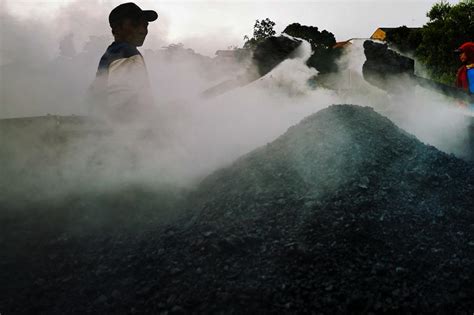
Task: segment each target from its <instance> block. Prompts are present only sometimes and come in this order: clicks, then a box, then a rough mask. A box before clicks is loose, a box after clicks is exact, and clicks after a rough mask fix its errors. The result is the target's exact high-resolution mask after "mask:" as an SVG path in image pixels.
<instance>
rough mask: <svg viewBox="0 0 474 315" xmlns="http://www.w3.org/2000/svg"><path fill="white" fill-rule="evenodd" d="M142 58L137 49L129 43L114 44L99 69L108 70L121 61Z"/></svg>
mask: <svg viewBox="0 0 474 315" xmlns="http://www.w3.org/2000/svg"><path fill="white" fill-rule="evenodd" d="M134 57H141V54H140V52H139V51H138V49H137V47H135V46H132V45H130V44H128V43H123V42H122V43H117V42H113V43H112V44H111V45H110V46H109V47H108V48H107V50H106V51H105V53H104V55H103V56H102V58H101V60H100V64H99V68H102V69H106V68H108V67H109V66H110V64H111V63H113V62H114V61H117V60H120V59H127V58H134Z"/></svg>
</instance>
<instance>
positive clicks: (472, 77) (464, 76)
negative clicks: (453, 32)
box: [456, 42, 474, 94]
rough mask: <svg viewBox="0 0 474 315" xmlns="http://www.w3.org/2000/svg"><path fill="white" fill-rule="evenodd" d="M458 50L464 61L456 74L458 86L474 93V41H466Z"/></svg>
mask: <svg viewBox="0 0 474 315" xmlns="http://www.w3.org/2000/svg"><path fill="white" fill-rule="evenodd" d="M456 52H457V53H459V60H461V62H462V66H461V67H460V68H459V69H458V73H457V76H456V87H458V88H460V89H463V90H465V91H466V92H469V93H472V94H474V43H473V42H466V43H464V44H462V45H461V47H459V48H458V49H456Z"/></svg>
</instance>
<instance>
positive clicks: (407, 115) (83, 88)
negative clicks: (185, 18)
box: [0, 2, 467, 200]
mask: <svg viewBox="0 0 474 315" xmlns="http://www.w3.org/2000/svg"><path fill="white" fill-rule="evenodd" d="M109 6H110V5H109ZM143 6H145V5H143ZM96 7H98V8H102V9H100V10H98V11H96V12H95V13H94V14H92V15H91V14H90V12H89V11H80V5H79V2H78V3H74V4H72V5H71V6H67V7H65V8H63V9H62V10H63V11H62V13H63V14H60V15H59V16H60V18H58V19H59V21H61V23H62V25H64V26H65V27H64V28H63V29H62V31H61V34H56V33H55V31H54V30H53V29H52V28H51V27H49V26H48V25H47V24H46V23H43V22H39V21H26V20H20V19H15V18H13V17H12V16H10V15H8V13H6V12H3V13H2V18H1V20H2V52H1V53H2V55H1V61H2V65H1V67H2V69H1V71H0V73H1V74H2V81H1V85H0V88H1V107H0V118H13V117H31V116H42V115H48V114H50V115H79V116H86V117H88V116H89V114H90V113H91V104H90V103H88V101H87V94H88V89H89V86H90V84H91V83H92V81H93V79H94V76H95V72H96V69H97V64H98V61H99V58H100V56H101V55H102V53H103V52H104V51H105V49H106V47H107V46H108V44H110V42H111V41H112V37H111V35H110V33H109V29H108V26H107V23H106V21H105V22H104V21H103V19H104V16H107V13H108V11H110V9H111V7H113V6H111V7H110V8H109V7H107V6H101V5H99V4H97V6H96ZM77 10H79V11H77ZM77 12H81V14H80V15H81V20H80V21H79V20H78V18H77V16H78V15H77ZM160 20H161V21H162V22H160V23H162V24H161V25H159V27H161V28H162V29H161V30H158V29H152V28H150V33H149V37H148V38H147V41H146V42H145V46H144V47H143V48H142V49H141V51H142V53H143V55H144V58H145V61H146V63H147V66H148V71H149V76H150V82H151V86H152V92H153V94H154V98H155V110H154V111H153V114H151V113H150V115H149V117H148V119H147V121H146V123H144V124H139V125H134V126H123V125H121V124H112V125H110V124H107V125H101V124H100V123H93V122H88V124H85V125H84V124H73V123H70V124H63V125H61V126H59V127H58V126H57V124H58V121H60V119H59V120H58V119H57V118H55V117H54V116H50V120H49V121H48V123H45V124H40V125H35V124H34V123H31V124H28V126H25V127H21V128H17V129H14V131H13V132H12V131H9V133H6V132H4V130H2V134H1V136H2V151H1V152H0V153H1V154H0V159H1V160H2V163H3V165H5V169H4V170H5V173H6V174H7V176H4V177H3V178H9V179H10V180H9V181H8V182H6V181H5V180H3V182H2V186H4V187H6V189H4V190H3V192H2V194H3V195H2V196H1V198H2V200H12V199H15V198H18V197H19V196H21V198H26V199H28V198H31V200H36V199H48V198H56V197H58V196H63V195H65V194H66V195H67V194H70V193H78V192H94V191H98V192H100V191H114V190H116V189H120V188H121V187H125V186H127V185H134V184H138V185H146V186H149V187H161V186H177V187H186V188H190V187H193V185H194V184H195V183H197V182H199V180H200V179H202V178H203V177H204V176H206V175H208V174H209V173H211V172H212V171H214V170H216V169H218V168H220V167H223V166H226V165H228V164H229V163H231V162H232V161H234V160H235V159H237V158H238V157H240V156H242V155H243V154H246V153H248V152H250V151H251V150H253V149H255V148H257V147H259V146H262V145H264V144H266V143H268V142H271V141H272V140H274V139H276V138H277V137H278V136H280V135H281V134H282V133H284V132H285V131H286V129H287V128H289V127H290V126H292V125H294V124H296V123H298V122H299V121H300V120H301V119H303V118H304V117H305V116H307V115H309V114H311V113H314V112H316V111H318V110H320V109H322V108H325V107H327V106H329V105H331V104H337V103H353V104H360V105H366V106H373V107H374V108H375V109H376V110H377V111H379V112H381V113H382V114H384V115H387V116H388V117H390V118H391V119H392V120H394V121H395V122H396V123H397V124H398V125H399V126H400V127H402V128H404V129H406V130H407V131H409V132H411V133H413V134H415V135H416V136H417V137H419V138H420V140H422V141H425V142H427V143H429V144H432V145H435V146H437V147H438V148H440V149H442V150H444V151H446V152H453V153H457V152H459V150H460V149H462V148H460V146H461V145H462V140H463V137H465V136H466V128H467V125H466V122H465V119H464V116H463V115H459V114H458V113H456V111H452V109H451V108H452V106H453V103H454V101H452V100H450V99H447V98H444V97H442V96H439V95H437V94H436V93H432V92H429V91H426V90H423V89H421V88H416V90H415V93H414V94H413V93H407V95H388V94H387V93H386V92H385V91H381V90H379V89H378V88H376V87H373V86H371V85H370V84H369V83H367V82H365V81H364V79H363V78H362V73H361V69H362V64H363V61H364V59H365V57H364V55H363V51H362V44H361V43H358V42H355V43H354V44H353V45H352V46H351V48H349V50H348V52H347V54H346V55H345V56H344V57H343V58H342V60H341V69H343V70H342V71H341V73H340V74H338V75H336V76H333V77H332V78H327V79H328V80H327V81H326V82H331V80H333V82H334V83H333V84H331V83H329V84H327V83H326V86H325V85H324V84H321V85H319V86H317V87H316V89H314V88H312V87H310V86H309V85H308V83H307V82H308V80H309V79H310V78H312V77H314V76H315V75H317V72H316V71H315V70H314V69H309V68H308V67H306V65H305V61H306V60H307V58H309V56H310V53H311V51H310V46H309V44H308V43H303V44H302V45H301V46H300V47H299V48H298V50H297V51H296V52H295V53H294V56H293V58H292V59H288V60H286V61H284V62H282V63H281V64H280V65H278V66H277V67H276V68H275V69H274V70H273V71H271V72H270V73H268V74H267V75H266V76H264V77H263V78H261V79H259V80H257V81H255V82H253V83H251V84H249V85H247V86H244V87H240V88H237V89H235V90H233V91H229V92H227V93H225V94H222V95H220V96H217V97H214V98H210V99H206V98H203V97H202V96H201V93H202V92H203V91H204V90H206V89H207V88H209V87H212V86H214V85H215V84H218V83H220V82H222V81H224V80H227V79H231V78H235V77H237V76H238V75H239V74H242V73H244V72H245V71H246V70H247V68H248V67H249V63H248V62H242V63H237V62H228V61H218V59H213V58H210V57H206V56H202V55H199V54H196V53H195V52H194V51H193V50H191V49H189V48H187V47H186V46H184V47H183V46H181V45H171V44H170V43H165V41H164V40H163V39H162V38H160V36H163V37H165V35H166V34H165V33H166V30H167V27H166V21H167V19H166V16H163V15H160ZM151 25H152V24H151ZM97 29H100V30H101V31H100V32H97V31H96V30H97ZM155 31H156V32H155ZM154 32H155V34H154ZM223 36H224V35H223ZM224 37H225V36H224ZM209 40H210V39H209ZM212 41H213V42H215V41H216V40H214V36H213V39H212ZM219 41H220V40H217V42H219ZM201 42H202V41H201ZM222 43H223V47H222V48H223V49H225V48H226V47H227V45H226V44H224V43H226V39H222ZM6 47H8V49H6ZM53 47H54V49H52V48H53ZM162 47H164V48H162ZM191 48H192V47H191ZM400 84H403V82H402V83H400ZM407 90H408V87H407ZM55 126H56V127H55ZM63 129H64V130H65V131H64V135H62V136H61V132H60V131H61V130H63ZM58 130H59V132H58ZM349 133H350V131H349ZM58 135H59V136H58ZM78 135H79V136H78ZM25 191H29V192H30V193H29V194H28V197H25Z"/></svg>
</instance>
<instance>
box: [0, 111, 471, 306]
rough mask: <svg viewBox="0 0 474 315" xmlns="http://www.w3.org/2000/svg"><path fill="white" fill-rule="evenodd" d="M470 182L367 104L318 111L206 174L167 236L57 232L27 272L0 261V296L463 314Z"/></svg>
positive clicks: (46, 302) (467, 167)
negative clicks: (0, 286)
mask: <svg viewBox="0 0 474 315" xmlns="http://www.w3.org/2000/svg"><path fill="white" fill-rule="evenodd" d="M473 175H474V167H473V165H472V164H469V163H467V162H464V161H462V160H459V159H457V158H456V157H454V156H452V155H447V154H444V153H442V152H440V151H438V150H437V149H436V148H434V147H430V146H427V145H425V144H423V143H421V142H420V141H418V140H417V139H416V138H415V137H413V136H411V135H409V134H407V133H406V132H404V131H403V130H401V129H399V128H398V127H397V126H395V125H394V124H393V123H392V122H391V121H390V120H388V119H387V118H385V117H383V116H381V115H379V114H377V113H376V112H374V111H373V110H372V109H371V108H367V107H359V106H353V105H337V106H336V105H335V106H331V107H329V108H327V109H324V110H322V111H320V112H318V113H316V114H314V115H312V116H310V117H307V118H306V119H304V120H303V121H302V122H301V123H300V124H298V125H296V126H294V127H292V128H290V129H289V130H288V131H287V132H286V133H285V134H284V135H282V136H281V137H279V138H278V139H277V140H275V141H274V142H272V143H270V144H268V145H266V146H264V147H261V148H259V149H257V150H255V151H253V152H251V153H249V154H247V155H246V156H243V157H241V158H240V159H239V160H237V161H236V162H235V163H233V164H232V165H230V166H229V167H227V168H224V169H222V170H219V171H217V172H215V173H214V174H212V175H210V176H209V177H207V178H206V179H205V180H204V181H203V182H202V183H201V184H200V185H199V186H198V187H197V189H196V190H195V191H194V192H192V193H191V194H190V195H189V196H188V197H187V199H186V202H185V204H184V205H182V206H183V207H186V208H187V209H188V214H187V215H186V216H184V217H183V218H182V219H181V220H179V221H177V222H175V223H174V224H172V225H170V226H167V227H165V228H160V229H158V228H157V229H156V230H152V231H148V232H146V233H138V234H135V235H133V234H132V235H130V234H113V235H101V234H100V233H99V234H97V235H92V236H90V235H88V236H83V237H76V238H74V237H69V238H65V237H62V238H60V239H55V240H54V241H51V242H49V243H47V244H43V245H41V246H39V248H40V249H39V250H36V251H32V255H33V256H34V259H33V258H31V261H30V265H28V261H22V263H21V264H16V265H13V264H12V263H11V264H8V263H5V262H4V263H2V267H3V268H2V270H4V274H3V275H2V280H4V281H3V283H8V285H9V289H10V291H9V292H10V294H8V295H6V296H7V298H4V299H3V301H2V300H0V301H2V303H4V304H5V305H4V306H3V309H5V310H6V312H12V313H27V312H35V313H38V312H47V313H50V314H52V313H58V314H59V313H61V314H64V313H160V312H167V313H176V314H179V313H187V312H196V313H222V312H224V313H243V312H249V311H250V312H252V313H275V312H277V313H282V312H284V313H295V312H300V313H310V312H316V313H334V312H336V313H369V312H377V313H380V312H397V313H400V312H402V313H407V314H410V313H420V312H424V313H426V312H430V313H446V312H449V313H465V312H471V311H472V309H473V308H474V299H473V298H472V297H473V296H474V284H473V283H474V282H473V281H472V279H473V278H474V269H473V268H472V266H473V264H474V209H473V208H474V207H473V204H474V202H473V201H474V200H473V199H474V195H473V191H474V183H473V180H472V178H473ZM51 255H54V256H53V257H51ZM22 268H23V269H22ZM6 271H8V274H6ZM18 275H20V276H18ZM15 277H17V278H18V280H14V279H15ZM5 280H8V282H6V281H5ZM4 296H5V295H4ZM0 305H1V304H0Z"/></svg>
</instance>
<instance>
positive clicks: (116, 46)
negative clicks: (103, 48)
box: [107, 42, 140, 58]
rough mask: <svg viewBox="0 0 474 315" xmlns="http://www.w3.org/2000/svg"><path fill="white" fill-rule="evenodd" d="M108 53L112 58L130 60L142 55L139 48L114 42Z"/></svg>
mask: <svg viewBox="0 0 474 315" xmlns="http://www.w3.org/2000/svg"><path fill="white" fill-rule="evenodd" d="M107 52H108V53H109V55H111V56H115V57H118V58H130V57H133V56H136V55H140V52H139V51H138V49H137V47H135V46H132V45H130V44H128V43H123V42H122V43H117V42H113V43H112V44H111V45H110V46H109V47H108V48H107Z"/></svg>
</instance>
